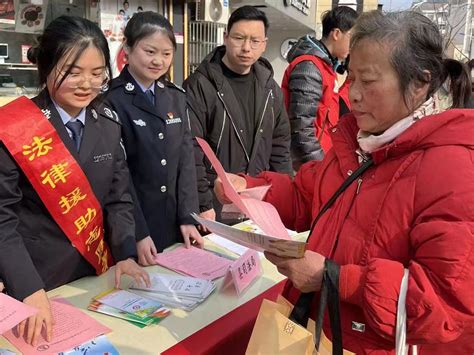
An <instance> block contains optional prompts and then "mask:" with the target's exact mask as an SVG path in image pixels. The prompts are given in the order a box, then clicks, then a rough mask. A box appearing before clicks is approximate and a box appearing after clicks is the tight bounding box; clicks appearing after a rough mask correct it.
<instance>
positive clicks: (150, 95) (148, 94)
mask: <svg viewBox="0 0 474 355" xmlns="http://www.w3.org/2000/svg"><path fill="white" fill-rule="evenodd" d="M145 95H146V98H147V99H148V101H150V103H151V104H152V105H153V106H155V95H154V94H153V91H151V90H150V89H148V90H147V91H145Z"/></svg>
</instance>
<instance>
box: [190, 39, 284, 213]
mask: <svg viewBox="0 0 474 355" xmlns="http://www.w3.org/2000/svg"><path fill="white" fill-rule="evenodd" d="M225 51H226V47H225V46H220V47H218V48H216V49H215V50H214V51H213V52H211V53H210V54H209V55H208V56H207V57H206V58H205V59H204V61H203V62H202V63H201V64H200V66H199V67H198V69H197V71H196V72H195V73H194V74H193V75H191V76H190V77H189V78H188V79H187V80H186V81H185V82H184V88H185V89H186V92H187V95H188V105H189V107H190V120H191V130H192V133H193V135H194V136H196V137H201V138H203V139H205V140H206V141H207V142H208V143H209V145H210V146H211V148H212V149H213V150H214V152H215V153H216V155H217V157H218V158H219V161H220V162H221V163H222V165H223V167H224V169H225V170H226V171H227V172H231V173H246V174H249V175H252V176H255V175H258V174H259V173H260V172H262V171H265V170H270V171H276V172H282V173H288V174H291V173H292V169H291V160H290V149H289V147H290V128H289V122H288V117H287V114H286V111H285V108H284V106H283V96H282V93H281V90H280V88H279V87H278V85H277V83H276V82H275V80H274V79H273V69H272V67H271V65H270V63H269V62H268V61H267V60H266V59H264V58H262V57H260V58H259V59H258V60H257V61H256V62H255V63H254V64H253V70H254V72H253V73H254V75H255V85H254V88H253V90H254V101H255V109H254V111H253V112H254V115H253V117H254V124H255V129H254V130H250V131H249V130H248V129H246V127H245V119H244V117H243V115H244V108H243V107H242V106H241V105H240V104H239V101H238V98H237V95H236V93H235V92H234V90H233V89H232V87H231V85H230V83H229V81H228V80H227V78H226V77H225V76H224V73H223V68H222V65H221V61H222V58H223V56H224V55H225ZM249 90H252V88H249ZM195 157H196V173H197V179H198V191H199V202H200V210H201V212H202V211H207V210H210V209H212V208H218V209H219V206H218V205H217V204H216V201H214V203H213V199H214V198H213V191H212V189H213V184H214V180H215V179H216V174H215V171H214V170H213V169H212V167H211V166H210V164H209V162H208V161H207V160H206V159H205V158H204V154H203V152H202V151H201V149H200V147H199V146H198V145H197V143H196V144H195ZM216 212H217V213H218V211H216ZM218 219H219V213H218Z"/></svg>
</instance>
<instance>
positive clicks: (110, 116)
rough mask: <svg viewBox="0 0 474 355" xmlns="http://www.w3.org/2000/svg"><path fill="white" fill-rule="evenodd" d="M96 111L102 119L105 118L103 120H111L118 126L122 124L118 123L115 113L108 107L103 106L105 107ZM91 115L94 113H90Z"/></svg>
mask: <svg viewBox="0 0 474 355" xmlns="http://www.w3.org/2000/svg"><path fill="white" fill-rule="evenodd" d="M98 111H99V113H100V115H101V116H102V117H105V118H107V119H109V120H111V121H112V122H115V123H117V124H119V125H121V124H122V122H120V119H119V117H118V115H117V112H115V111H114V110H112V109H111V108H110V107H107V106H105V107H102V108H99V109H98ZM93 114H94V113H92V115H93Z"/></svg>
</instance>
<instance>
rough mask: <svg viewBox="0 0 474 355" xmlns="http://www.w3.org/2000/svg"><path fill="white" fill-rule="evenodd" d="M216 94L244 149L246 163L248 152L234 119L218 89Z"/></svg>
mask: <svg viewBox="0 0 474 355" xmlns="http://www.w3.org/2000/svg"><path fill="white" fill-rule="evenodd" d="M217 96H218V97H219V100H221V102H222V105H224V109H225V110H226V111H227V115H228V116H229V119H230V122H231V123H232V127H234V131H235V134H237V138H238V139H239V142H240V145H241V146H242V149H243V150H244V153H245V158H246V159H247V163H249V162H250V158H249V154H248V153H247V150H246V149H245V145H244V142H243V141H242V138H241V137H240V134H239V130H238V129H237V127H235V123H234V120H233V119H232V116H231V115H230V113H229V112H230V111H229V110H228V109H227V105H226V104H225V102H224V100H223V99H222V97H221V93H220V91H218V92H217Z"/></svg>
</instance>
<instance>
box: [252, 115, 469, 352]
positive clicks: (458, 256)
mask: <svg viewBox="0 0 474 355" xmlns="http://www.w3.org/2000/svg"><path fill="white" fill-rule="evenodd" d="M357 131H358V127H357V125H356V121H355V118H354V117H353V116H352V115H349V116H348V119H345V120H343V121H341V122H340V123H339V125H338V127H337V128H335V129H333V131H332V133H331V134H332V137H331V138H332V141H333V144H334V146H333V149H332V150H331V151H330V152H329V154H327V156H326V157H325V159H324V160H323V161H320V162H318V161H311V162H308V163H306V164H304V165H303V167H302V168H301V170H300V172H299V173H298V174H297V176H296V177H295V179H294V180H291V178H290V177H288V176H285V175H281V174H276V173H270V172H266V173H263V174H261V175H259V176H258V177H257V178H250V177H248V178H246V179H247V183H248V187H253V186H258V185H263V184H268V183H270V184H271V185H272V187H271V189H270V190H269V192H268V194H267V196H266V198H265V199H266V201H268V202H270V203H272V204H273V205H274V206H275V207H276V208H277V210H278V212H279V213H280V216H281V218H282V220H283V222H284V224H285V225H286V226H287V227H288V228H292V229H296V230H299V231H303V230H308V229H309V227H310V225H311V221H312V219H313V218H315V216H316V215H317V213H318V211H319V209H320V208H321V207H322V206H323V205H324V203H325V202H326V201H327V200H328V199H329V198H330V197H331V196H332V194H333V193H334V192H335V191H336V190H337V188H338V187H339V186H340V185H341V184H342V182H343V181H344V180H345V179H346V177H347V176H348V175H349V174H351V172H352V171H355V170H356V169H357V167H358V160H357V156H356V154H355V150H356V149H357V147H358V145H357V141H356V139H355V137H356V134H357ZM372 156H373V158H374V162H375V165H374V166H372V167H371V168H369V170H367V171H366V172H365V173H364V174H363V175H362V177H361V178H360V179H359V180H358V181H356V182H354V183H353V184H352V185H351V186H350V187H349V188H348V189H347V190H346V191H345V192H344V193H343V194H342V195H341V196H340V197H339V198H338V200H337V201H336V202H335V203H334V205H333V206H332V208H330V209H329V210H328V211H327V212H326V214H325V215H324V216H323V217H322V218H321V220H320V221H319V222H318V224H317V225H316V228H315V229H314V231H313V233H312V234H311V236H310V237H309V241H308V248H309V249H310V250H313V251H316V252H318V253H321V254H322V255H324V256H326V257H329V258H331V259H333V260H335V261H336V262H337V263H339V264H340V265H341V275H340V282H339V287H340V294H341V313H342V321H341V322H342V330H343V341H344V347H345V348H346V349H349V350H352V351H354V352H356V353H357V354H392V353H394V352H393V348H394V334H395V322H396V307H397V300H398V294H399V289H400V282H401V279H402V275H403V269H404V268H408V269H409V271H410V278H409V288H408V295H407V316H408V321H407V331H408V342H409V343H410V344H418V345H419V351H420V352H421V353H422V354H431V353H435V352H436V353H439V354H472V353H473V352H474V110H449V111H446V112H444V113H441V114H438V115H433V116H427V117H424V118H423V119H421V120H420V121H418V122H416V123H415V124H413V125H412V126H411V127H410V128H408V129H407V130H406V131H405V132H404V133H402V134H401V135H400V136H399V137H398V138H396V139H395V141H393V142H392V143H390V144H388V145H386V146H384V147H382V148H380V149H378V150H377V151H375V152H374V153H373V154H372ZM285 295H286V297H288V298H289V299H290V300H291V301H292V302H295V301H296V299H297V297H298V295H299V292H298V290H296V289H295V288H294V287H293V286H292V284H291V282H288V284H287V286H286V289H285ZM315 302H316V301H315ZM326 316H327V315H326ZM326 318H327V317H326ZM326 320H327V319H326ZM354 322H357V323H362V324H364V325H365V331H364V332H360V331H357V330H355V329H354V328H358V329H359V330H360V328H361V327H360V326H359V327H355V326H354V324H355V323H354ZM324 329H325V332H326V333H330V329H329V327H328V323H327V322H325V326H324Z"/></svg>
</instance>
